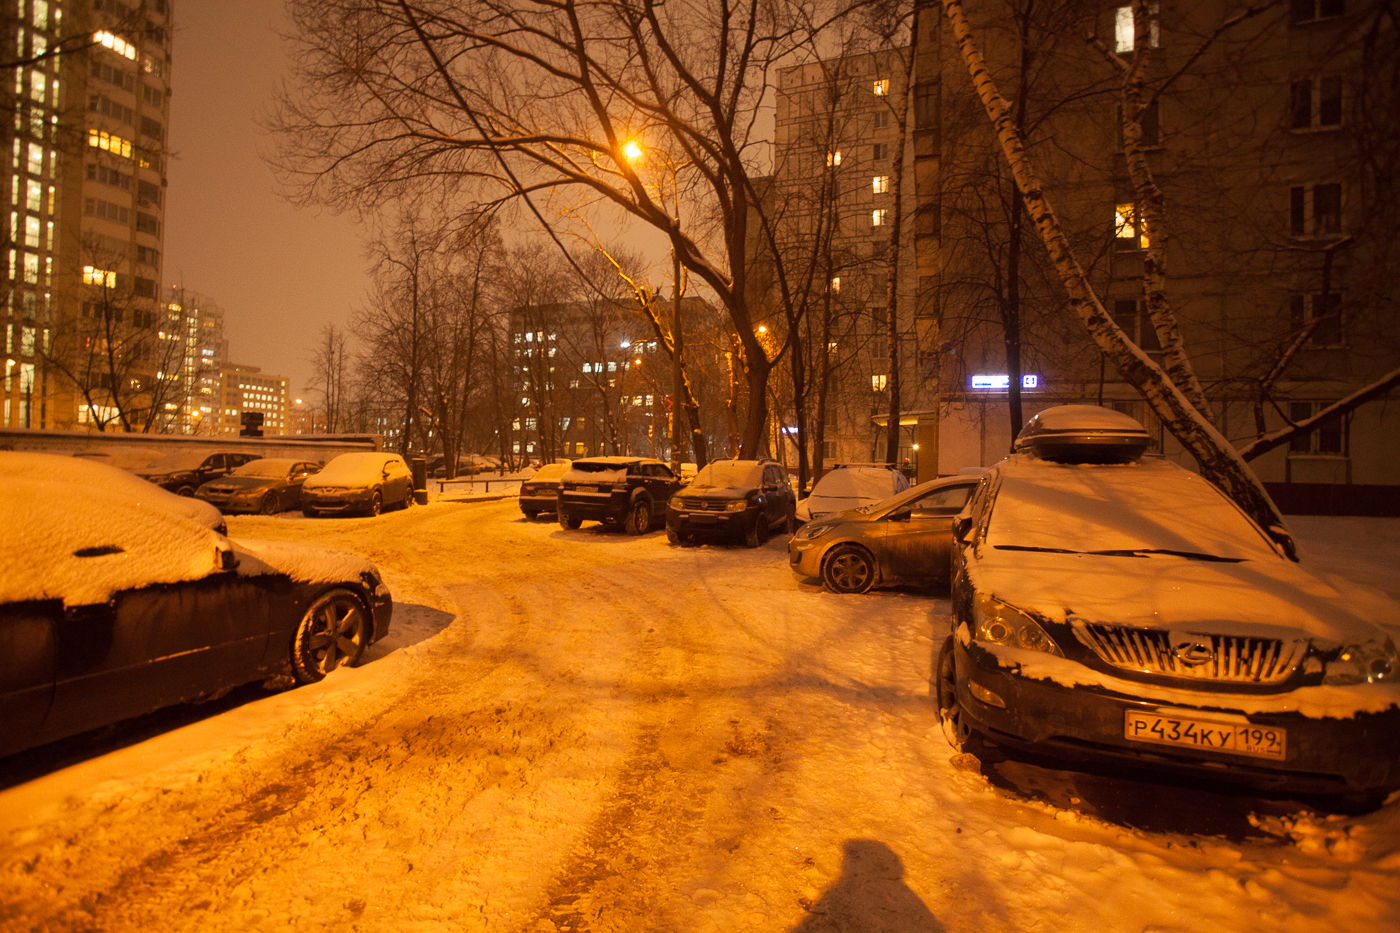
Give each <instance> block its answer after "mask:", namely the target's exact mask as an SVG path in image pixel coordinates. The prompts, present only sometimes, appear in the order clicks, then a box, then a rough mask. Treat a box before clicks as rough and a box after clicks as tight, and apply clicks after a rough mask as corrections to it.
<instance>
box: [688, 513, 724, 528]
mask: <svg viewBox="0 0 1400 933" xmlns="http://www.w3.org/2000/svg"><path fill="white" fill-rule="evenodd" d="M690 520H691V521H693V522H695V523H696V524H697V525H713V524H715V523H716V522H718V521H719V518H718V517H717V516H714V515H699V514H696V513H694V512H692V513H691V515H690Z"/></svg>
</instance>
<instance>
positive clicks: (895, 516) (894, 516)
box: [885, 509, 913, 522]
mask: <svg viewBox="0 0 1400 933" xmlns="http://www.w3.org/2000/svg"><path fill="white" fill-rule="evenodd" d="M912 514H913V513H912V512H910V510H909V509H896V510H895V511H893V512H891V513H890V514H888V515H886V516H885V520H886V521H891V522H907V521H909V517H910V515H912Z"/></svg>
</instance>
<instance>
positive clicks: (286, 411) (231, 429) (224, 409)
mask: <svg viewBox="0 0 1400 933" xmlns="http://www.w3.org/2000/svg"><path fill="white" fill-rule="evenodd" d="M289 395H290V392H289V390H288V388H287V378H286V377H285V376H273V375H271V374H269V373H265V372H263V371H262V370H261V369H259V368H258V367H256V366H241V365H238V364H234V363H229V364H225V365H224V367H223V369H222V370H220V372H219V401H218V403H217V404H218V409H217V412H216V414H215V416H214V417H215V418H216V419H217V425H218V426H217V428H215V429H214V430H212V431H210V433H211V434H237V433H238V432H239V431H241V430H242V429H243V415H244V413H245V412H257V413H259V414H261V415H262V416H263V423H262V432H263V435H264V436H267V437H272V436H275V435H281V434H289V433H291V431H290V430H289V429H290V424H291V416H290V409H291V399H290V398H289V397H288V396H289Z"/></svg>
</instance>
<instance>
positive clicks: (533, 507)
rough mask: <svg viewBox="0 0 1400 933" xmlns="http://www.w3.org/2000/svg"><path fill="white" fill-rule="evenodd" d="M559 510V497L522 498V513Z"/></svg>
mask: <svg viewBox="0 0 1400 933" xmlns="http://www.w3.org/2000/svg"><path fill="white" fill-rule="evenodd" d="M557 508H559V497H558V496H557V495H554V496H547V495H538V496H521V497H520V511H522V512H527V513H528V512H553V511H554V510H555V509H557Z"/></svg>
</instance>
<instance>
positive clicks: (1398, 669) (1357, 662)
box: [1322, 638, 1400, 686]
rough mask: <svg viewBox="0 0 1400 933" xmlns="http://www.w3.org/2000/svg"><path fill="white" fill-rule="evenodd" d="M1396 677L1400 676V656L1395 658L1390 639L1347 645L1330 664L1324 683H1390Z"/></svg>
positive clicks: (1338, 684)
mask: <svg viewBox="0 0 1400 933" xmlns="http://www.w3.org/2000/svg"><path fill="white" fill-rule="evenodd" d="M1397 676H1400V657H1397V656H1396V653H1395V645H1394V643H1392V642H1391V640H1390V639H1389V638H1387V639H1386V640H1385V641H1384V642H1378V641H1368V642H1366V644H1364V645H1347V646H1346V647H1344V648H1343V649H1342V650H1341V651H1338V652H1337V657H1336V658H1334V659H1333V660H1331V661H1328V662H1327V672H1326V673H1325V674H1323V675H1322V682H1323V683H1324V684H1330V685H1333V686H1345V685H1348V684H1374V683H1389V682H1391V681H1393V680H1395V679H1396V678H1397Z"/></svg>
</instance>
